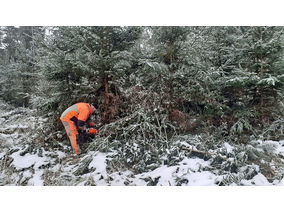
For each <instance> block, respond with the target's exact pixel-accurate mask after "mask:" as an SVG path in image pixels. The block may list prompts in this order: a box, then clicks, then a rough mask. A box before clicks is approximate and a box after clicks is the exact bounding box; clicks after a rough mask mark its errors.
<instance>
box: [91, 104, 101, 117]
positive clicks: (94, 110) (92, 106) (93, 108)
mask: <svg viewBox="0 0 284 213" xmlns="http://www.w3.org/2000/svg"><path fill="white" fill-rule="evenodd" d="M91 108H92V114H94V113H95V112H96V111H97V109H98V108H99V106H98V105H97V104H96V103H93V104H91Z"/></svg>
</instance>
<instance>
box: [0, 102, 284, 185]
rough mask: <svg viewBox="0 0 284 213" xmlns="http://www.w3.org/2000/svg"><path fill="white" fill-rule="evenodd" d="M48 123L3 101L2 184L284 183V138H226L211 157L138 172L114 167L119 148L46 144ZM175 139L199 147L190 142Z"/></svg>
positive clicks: (0, 111)
mask: <svg viewBox="0 0 284 213" xmlns="http://www.w3.org/2000/svg"><path fill="white" fill-rule="evenodd" d="M44 122H47V119H44V118H41V117H37V116H36V112H35V111H34V110H30V109H26V108H13V107H11V106H10V105H8V104H5V103H3V102H0V123H1V126H0V185H37V186H43V185H47V186H52V185H72V186H75V185H100V186H114V185H116V186H117V185H118V186H126V185H129V186H147V185H157V186H176V185H182V186H189V185H195V186H205V185H206V186H220V185H228V186H236V185H243V186H255V185H257V186H259V185H262V186H269V185H270V186H271V185H284V178H283V176H284V167H283V165H284V141H283V140H282V141H261V140H256V141H254V142H253V143H252V144H249V145H247V146H246V147H243V146H242V147H240V146H237V145H236V146H235V145H232V144H229V143H227V142H223V143H221V144H220V146H219V149H218V150H210V152H211V153H213V154H210V155H211V156H210V157H207V158H204V157H202V156H200V155H192V154H191V155H181V157H180V161H179V162H176V163H175V164H174V165H166V164H160V165H159V166H158V167H155V168H153V169H151V170H148V171H142V172H140V173H138V172H135V171H133V170H131V169H129V168H123V167H121V166H120V167H118V169H114V168H115V167H116V166H115V165H114V162H115V161H114V160H113V157H114V156H116V154H117V153H116V150H112V151H111V152H100V151H88V152H85V153H83V154H81V155H80V156H76V155H75V154H74V153H73V152H72V149H71V146H70V144H69V142H68V141H65V142H58V146H50V145H49V144H46V143H47V142H46V141H51V139H50V140H44V141H42V140H40V139H38V137H37V135H38V134H40V132H38V128H37V127H38V126H39V125H42V124H43V123H44ZM52 140H53V141H54V140H55V142H52V143H57V142H56V139H54V138H52ZM174 144H175V145H176V146H179V147H180V146H181V145H182V146H183V147H185V148H188V149H192V150H193V149H194V144H190V143H188V141H180V140H179V141H176V142H175V143H174ZM200 153H201V152H200ZM251 156H255V157H251ZM262 157H263V158H262ZM236 159H238V161H237V160H236ZM242 159H243V161H242ZM237 162H238V163H237ZM240 162H242V163H240Z"/></svg>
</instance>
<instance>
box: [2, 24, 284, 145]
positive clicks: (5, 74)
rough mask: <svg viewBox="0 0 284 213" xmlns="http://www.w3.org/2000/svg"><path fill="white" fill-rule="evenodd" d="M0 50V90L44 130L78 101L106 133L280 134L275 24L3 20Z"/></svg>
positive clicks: (280, 65) (281, 78)
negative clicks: (94, 107)
mask: <svg viewBox="0 0 284 213" xmlns="http://www.w3.org/2000/svg"><path fill="white" fill-rule="evenodd" d="M0 53H1V54H0V72H1V84H0V93H1V98H2V99H3V100H5V101H6V102H9V103H11V104H13V105H15V106H17V107H19V106H24V107H30V108H36V109H38V113H39V114H46V115H48V117H49V118H50V122H51V123H52V124H53V125H50V123H48V125H47V128H46V130H47V131H48V132H53V131H60V130H62V127H61V124H60V122H59V119H58V118H59V117H60V114H61V113H62V112H63V111H64V109H65V108H67V107H68V106H70V105H72V104H74V103H76V102H80V101H85V102H97V103H98V104H99V106H100V111H99V113H98V115H97V124H98V126H97V127H99V128H101V130H102V133H105V135H104V134H102V135H104V136H109V135H111V137H112V138H125V137H129V138H136V139H137V138H139V137H141V136H142V137H144V139H147V140H148V139H149V140H151V139H154V138H155V139H157V138H159V139H166V138H168V137H172V136H173V135H175V134H185V133H194V134H197V133H198V134H199V133H206V134H210V135H215V136H216V137H222V138H226V139H228V140H234V141H235V142H236V143H246V142H247V141H248V140H249V139H248V137H251V136H255V137H258V136H260V135H262V136H263V137H266V138H274V139H279V137H282V136H283V134H282V133H283V106H284V105H283V94H284V92H283V82H284V71H283V70H284V60H283V57H284V55H283V27H273V26H269V27H230V26H227V27H177V26H175V27H166V26H164V27H118V26H114V27H110V26H105V27H31V26H30V27H29V26H21V27H12V26H7V27H1V28H0ZM279 133H281V134H279Z"/></svg>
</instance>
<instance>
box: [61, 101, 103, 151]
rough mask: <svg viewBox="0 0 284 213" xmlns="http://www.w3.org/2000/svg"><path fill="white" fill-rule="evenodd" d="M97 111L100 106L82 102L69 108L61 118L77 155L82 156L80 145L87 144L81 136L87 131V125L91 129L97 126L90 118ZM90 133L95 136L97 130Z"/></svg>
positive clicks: (91, 130)
mask: <svg viewBox="0 0 284 213" xmlns="http://www.w3.org/2000/svg"><path fill="white" fill-rule="evenodd" d="M97 109H98V106H97V105H96V104H88V103H83V102H81V103H77V104H74V105H72V106H70V107H69V108H67V109H66V110H65V111H64V112H63V113H62V115H61V117H60V120H61V121H62V124H63V125H64V127H65V131H66V133H67V135H68V137H69V139H70V142H71V146H72V147H73V149H74V151H75V153H76V154H77V155H78V154H80V147H79V145H78V144H81V143H84V142H85V141H82V138H81V137H79V134H80V133H81V132H85V131H86V126H87V125H88V126H89V127H93V126H94V125H95V123H94V122H92V121H91V119H90V116H91V115H92V114H94V113H95V112H96V110H97ZM88 133H89V134H93V135H95V134H96V133H97V130H96V129H94V128H91V129H89V131H88Z"/></svg>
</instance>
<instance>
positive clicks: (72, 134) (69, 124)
mask: <svg viewBox="0 0 284 213" xmlns="http://www.w3.org/2000/svg"><path fill="white" fill-rule="evenodd" d="M60 120H61V121H62V124H63V125H64V127H65V131H66V133H67V135H68V137H69V140H70V142H71V146H72V148H73V149H74V150H75V153H76V154H77V155H78V154H79V150H80V148H79V145H78V144H77V135H78V130H77V128H76V126H75V124H74V122H73V121H71V120H63V119H62V118H60Z"/></svg>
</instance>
